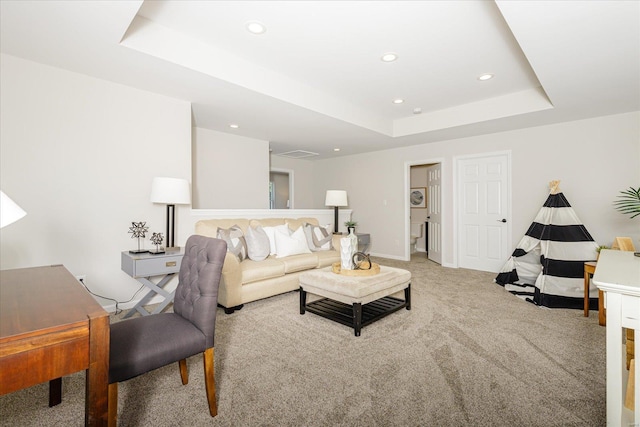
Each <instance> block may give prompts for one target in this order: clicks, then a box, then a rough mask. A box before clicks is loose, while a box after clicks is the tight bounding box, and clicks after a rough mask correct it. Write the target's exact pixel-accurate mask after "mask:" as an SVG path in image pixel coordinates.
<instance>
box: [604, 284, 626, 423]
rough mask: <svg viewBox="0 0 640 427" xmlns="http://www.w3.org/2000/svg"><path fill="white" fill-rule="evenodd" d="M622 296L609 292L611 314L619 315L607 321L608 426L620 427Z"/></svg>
mask: <svg viewBox="0 0 640 427" xmlns="http://www.w3.org/2000/svg"><path fill="white" fill-rule="evenodd" d="M621 306H622V295H620V294H619V293H616V292H607V307H609V308H610V310H609V313H617V314H618V315H616V316H609V318H608V319H607V425H610V426H619V425H620V423H621V422H622V402H624V400H623V399H622V396H623V391H622V322H621V319H620V308H621Z"/></svg>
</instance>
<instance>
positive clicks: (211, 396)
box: [203, 347, 218, 417]
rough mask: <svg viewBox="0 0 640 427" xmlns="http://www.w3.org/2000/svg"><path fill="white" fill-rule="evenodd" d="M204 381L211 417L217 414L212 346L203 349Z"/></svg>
mask: <svg viewBox="0 0 640 427" xmlns="http://www.w3.org/2000/svg"><path fill="white" fill-rule="evenodd" d="M203 361H204V382H205V388H206V389H207V400H208V401H209V413H210V414H211V416H212V417H215V416H216V415H218V405H217V404H216V379H215V370H214V353H213V347H211V348H208V349H206V350H205V351H204V357H203Z"/></svg>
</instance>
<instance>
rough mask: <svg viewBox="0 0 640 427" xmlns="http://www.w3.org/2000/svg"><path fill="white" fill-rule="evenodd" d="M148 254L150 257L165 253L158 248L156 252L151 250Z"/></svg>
mask: <svg viewBox="0 0 640 427" xmlns="http://www.w3.org/2000/svg"><path fill="white" fill-rule="evenodd" d="M149 253H150V254H151V255H161V254H163V253H165V251H164V249H163V248H160V249H156V250H151V251H149Z"/></svg>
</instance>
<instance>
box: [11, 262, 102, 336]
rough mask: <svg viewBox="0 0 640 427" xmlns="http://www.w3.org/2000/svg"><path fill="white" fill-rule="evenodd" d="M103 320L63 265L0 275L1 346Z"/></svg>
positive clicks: (88, 295)
mask: <svg viewBox="0 0 640 427" xmlns="http://www.w3.org/2000/svg"><path fill="white" fill-rule="evenodd" d="M104 316H108V313H107V312H106V311H105V310H104V309H103V308H102V306H100V304H98V302H97V301H96V300H95V299H93V297H92V296H91V295H90V294H89V293H88V292H87V291H86V290H85V289H84V288H83V287H82V285H81V284H80V283H79V282H78V281H77V280H76V278H75V277H73V275H72V274H71V273H70V272H69V270H67V269H66V268H65V267H64V266H62V265H54V266H45V267H32V268H20V269H14V270H2V271H0V342H4V341H7V340H10V339H11V337H15V336H17V335H23V336H24V334H27V335H30V334H33V335H38V333H39V332H38V331H42V330H46V329H48V330H51V329H52V328H56V327H60V326H64V325H69V324H73V323H82V322H88V320H89V319H90V318H96V317H104Z"/></svg>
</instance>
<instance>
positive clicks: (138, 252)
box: [129, 249, 149, 254]
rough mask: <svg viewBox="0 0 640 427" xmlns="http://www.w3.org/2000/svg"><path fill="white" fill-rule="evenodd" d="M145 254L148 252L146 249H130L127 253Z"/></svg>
mask: <svg viewBox="0 0 640 427" xmlns="http://www.w3.org/2000/svg"><path fill="white" fill-rule="evenodd" d="M147 252H149V250H148V249H131V250H130V251H129V253H130V254H146V253H147Z"/></svg>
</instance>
